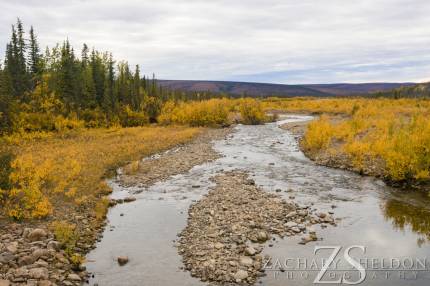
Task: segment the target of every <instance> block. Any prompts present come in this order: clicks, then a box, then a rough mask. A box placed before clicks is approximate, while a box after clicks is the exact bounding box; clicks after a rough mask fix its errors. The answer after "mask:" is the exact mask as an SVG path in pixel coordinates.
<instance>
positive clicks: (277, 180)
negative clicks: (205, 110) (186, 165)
mask: <svg viewBox="0 0 430 286" xmlns="http://www.w3.org/2000/svg"><path fill="white" fill-rule="evenodd" d="M309 119H311V118H310V117H307V116H289V117H287V118H286V119H285V120H283V121H281V122H277V123H270V124H266V125H262V126H242V125H240V126H237V127H236V132H235V133H233V134H231V135H230V136H228V138H227V139H226V140H220V141H216V142H215V143H214V145H215V149H216V150H217V151H218V152H220V153H221V154H223V155H224V157H223V158H220V159H218V160H216V161H214V162H211V163H207V164H203V165H200V166H196V167H194V168H193V169H192V170H191V171H190V172H188V173H186V174H182V175H177V176H174V177H171V178H170V179H168V180H167V181H164V182H158V183H157V184H155V185H154V186H152V187H150V188H149V189H148V190H143V191H142V190H141V189H140V190H139V189H136V188H130V189H125V188H122V187H120V186H119V185H118V184H117V183H116V182H115V181H112V182H111V184H112V186H113V187H114V193H113V196H114V197H124V196H127V195H129V193H130V192H134V193H137V194H136V198H137V200H136V201H135V202H132V203H128V204H122V205H118V206H116V207H114V208H112V209H111V210H110V211H109V214H108V219H109V224H108V226H107V228H106V230H105V232H104V237H103V239H102V241H101V242H99V243H98V244H97V248H96V249H95V250H94V251H92V252H91V253H90V254H89V255H88V257H87V261H88V263H87V268H88V270H89V271H90V272H92V273H94V275H95V276H94V278H93V279H92V280H91V281H90V284H91V285H93V284H95V283H97V284H98V285H99V286H104V285H109V286H113V285H115V286H116V285H130V286H134V285H136V286H137V285H139V286H140V285H176V286H182V285H184V286H185V285H187V286H188V285H190V286H191V285H206V284H205V283H203V282H200V281H199V280H198V279H195V278H192V277H191V276H190V275H189V273H188V272H184V271H182V270H180V267H181V266H182V263H181V257H180V256H179V255H178V253H177V250H176V248H175V240H176V239H177V236H176V235H177V234H178V233H179V232H180V231H181V230H182V229H183V228H184V227H185V224H186V219H187V210H188V208H189V206H190V204H191V203H192V202H193V201H195V200H198V199H200V198H201V196H202V195H203V194H205V193H206V192H207V191H208V189H209V188H210V187H211V186H213V183H212V182H210V180H209V179H210V178H211V177H213V176H214V175H216V174H217V173H221V172H223V171H228V170H232V169H241V170H244V171H247V172H249V173H250V175H251V176H252V177H253V179H254V180H255V181H256V183H257V184H258V185H260V186H262V187H263V189H264V190H266V191H268V192H274V191H275V190H276V189H281V190H283V192H281V193H280V194H281V195H282V196H284V197H285V199H286V200H290V197H294V200H295V201H296V202H298V203H299V204H301V205H309V206H311V207H312V208H316V209H318V210H321V211H333V212H334V213H335V214H334V216H335V217H336V218H340V220H339V221H338V226H337V227H331V226H330V227H327V228H324V229H321V228H319V227H317V235H318V237H319V238H321V240H319V241H317V242H313V243H309V244H307V245H300V244H298V242H299V241H300V237H289V238H285V239H277V240H276V241H274V242H273V247H266V248H265V250H264V252H265V253H266V254H269V255H270V256H271V257H272V262H275V264H276V265H277V266H280V265H281V268H282V269H283V271H282V272H280V271H275V270H279V267H275V266H276V265H272V266H268V268H273V269H267V271H266V274H267V275H266V276H265V277H262V278H261V279H260V281H259V283H262V285H313V281H314V280H315V277H316V276H317V274H318V272H319V269H320V268H321V259H322V258H328V256H329V254H331V250H320V251H318V252H317V254H316V255H314V250H315V247H316V246H339V247H342V249H341V250H340V251H339V255H338V258H339V259H340V260H339V261H340V262H339V264H338V268H337V269H336V271H334V270H333V271H330V273H329V272H327V273H326V275H325V276H324V277H323V278H322V279H321V280H324V281H334V280H338V279H339V278H340V276H341V274H344V275H345V274H349V275H346V276H345V277H344V279H346V280H349V281H352V282H354V281H357V280H358V278H359V277H358V276H357V275H358V271H356V270H355V271H350V270H351V269H350V268H348V267H350V264H348V263H346V262H345V260H344V259H343V255H344V250H345V249H346V248H348V247H350V246H354V245H356V246H357V245H358V246H363V247H365V251H366V253H365V254H363V251H362V250H360V249H358V248H354V249H353V250H352V251H351V256H354V257H356V258H357V259H358V258H361V259H362V260H361V262H362V263H365V262H367V263H368V267H367V268H368V270H367V271H366V279H365V280H364V282H363V284H362V285H429V282H430V274H429V272H428V271H422V270H423V269H422V267H421V266H422V265H421V264H417V263H422V262H425V261H424V260H425V259H426V258H427V257H428V258H430V245H429V244H428V240H429V238H430V232H429V231H430V217H429V213H430V200H429V198H428V196H426V195H424V194H421V193H418V192H405V191H400V190H395V189H392V188H390V187H387V186H385V184H384V183H383V182H382V181H380V180H378V179H374V178H370V177H362V176H359V175H356V174H354V173H351V172H347V171H342V170H336V169H331V168H327V167H323V166H317V165H315V164H314V163H313V162H311V161H310V160H309V159H307V158H306V157H305V156H304V155H303V153H302V152H301V151H300V150H299V149H298V146H297V140H296V138H294V137H293V136H292V135H291V134H289V133H288V132H286V131H284V130H282V129H280V128H279V127H278V125H280V124H282V123H285V122H293V121H303V120H309ZM197 185H198V186H200V187H199V188H193V186H197ZM121 214H123V215H122V216H121ZM121 255H126V256H128V257H129V258H130V262H129V263H128V264H127V265H125V266H123V267H120V266H118V264H117V262H116V257H117V256H121ZM392 259H394V260H392ZM417 260H418V261H417ZM286 261H287V262H288V263H287V264H285V262H286ZM369 261H370V262H369ZM384 261H385V264H384V265H380V264H381V263H382V262H384ZM389 261H394V262H397V261H398V262H399V263H400V264H403V265H402V266H404V267H403V268H408V267H409V264H408V263H409V262H410V261H412V262H413V263H414V265H413V268H414V269H415V270H418V271H399V270H397V269H391V270H389V271H388V270H382V269H381V267H382V266H384V267H388V266H390V263H389ZM315 263H316V264H317V266H316V264H315ZM378 263H379V264H378ZM405 263H406V264H405ZM429 264H430V262H429V261H427V268H428V265H429ZM315 266H316V267H315ZM394 266H396V264H394ZM275 268H276V269H275ZM371 269H372V270H374V271H370V270H371ZM272 270H273V271H272ZM305 270H306V271H305ZM343 282H345V281H343ZM333 285H334V284H333Z"/></svg>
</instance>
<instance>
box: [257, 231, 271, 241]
mask: <svg viewBox="0 0 430 286" xmlns="http://www.w3.org/2000/svg"><path fill="white" fill-rule="evenodd" d="M257 239H258V241H259V242H266V241H267V240H268V239H269V236H268V235H267V232H265V231H260V232H258V234H257Z"/></svg>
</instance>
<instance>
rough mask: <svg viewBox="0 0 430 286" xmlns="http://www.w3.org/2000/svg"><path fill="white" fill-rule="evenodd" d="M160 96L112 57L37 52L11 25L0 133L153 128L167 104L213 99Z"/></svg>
mask: <svg viewBox="0 0 430 286" xmlns="http://www.w3.org/2000/svg"><path fill="white" fill-rule="evenodd" d="M218 96H220V95H215V94H210V93H184V92H180V91H171V90H164V89H163V88H162V87H161V86H160V85H159V84H157V80H156V79H155V76H152V78H147V77H145V76H141V71H140V67H139V66H138V65H136V66H135V67H134V68H130V66H129V64H128V63H127V62H126V61H116V60H115V59H114V58H113V56H112V54H111V53H108V52H100V51H97V50H95V49H94V48H93V49H90V48H89V47H88V45H86V44H84V45H83V47H82V49H81V50H80V51H79V52H77V51H75V50H74V48H73V47H72V46H71V44H70V42H69V41H68V40H65V41H63V42H62V43H59V44H56V45H55V46H54V47H52V48H48V47H47V48H46V50H45V51H44V52H42V51H41V48H40V45H39V43H38V40H37V35H36V34H35V31H34V29H33V27H31V28H30V30H29V32H28V33H26V32H25V30H24V26H23V24H22V22H21V21H20V20H19V19H18V20H17V23H16V24H15V25H12V31H11V38H10V41H9V43H8V44H7V46H6V55H5V58H4V61H3V65H0V133H10V132H17V131H23V132H27V131H39V130H57V129H62V128H74V127H75V126H76V125H84V126H86V127H102V126H111V125H122V126H137V125H142V124H146V123H148V122H156V121H157V117H158V115H159V113H160V110H161V107H162V105H163V103H164V102H165V101H167V100H176V101H178V100H196V99H207V98H211V97H218Z"/></svg>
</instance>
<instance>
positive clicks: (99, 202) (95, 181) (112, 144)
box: [0, 127, 199, 220]
mask: <svg viewBox="0 0 430 286" xmlns="http://www.w3.org/2000/svg"><path fill="white" fill-rule="evenodd" d="M198 132H199V129H197V128H187V127H135V128H110V129H93V130H84V131H73V132H68V133H62V134H55V133H50V134H46V133H42V134H33V135H32V136H30V135H29V136H28V137H27V138H26V137H22V136H18V135H16V136H10V137H3V138H2V139H0V140H1V145H0V146H1V147H0V153H2V154H3V157H5V155H4V154H5V153H7V154H10V156H8V158H9V160H3V161H1V160H0V161H1V163H2V166H1V168H2V169H3V170H6V167H7V169H8V172H7V173H5V174H4V175H5V176H6V179H5V181H4V182H2V184H0V205H1V208H0V213H3V214H4V215H6V216H8V217H11V218H14V219H17V220H21V219H27V218H42V217H46V216H47V215H50V214H51V213H53V212H55V211H56V210H58V209H59V208H68V207H71V208H75V207H91V208H92V209H93V211H94V213H95V216H96V217H97V218H99V219H102V218H103V216H104V214H105V211H106V209H107V201H106V200H104V199H103V198H104V196H105V195H106V194H108V193H109V191H110V190H109V188H108V186H107V185H106V184H105V183H104V182H103V179H104V177H105V175H107V171H109V170H115V169H116V168H117V167H119V166H121V165H122V164H125V163H126V162H128V161H131V160H135V159H136V158H139V157H141V156H145V155H149V154H152V153H156V152H159V151H162V150H165V149H167V148H171V147H173V146H174V145H176V144H181V143H184V142H186V141H188V140H190V139H191V138H192V137H193V136H194V135H196V134H197V133H198ZM0 157H2V156H0Z"/></svg>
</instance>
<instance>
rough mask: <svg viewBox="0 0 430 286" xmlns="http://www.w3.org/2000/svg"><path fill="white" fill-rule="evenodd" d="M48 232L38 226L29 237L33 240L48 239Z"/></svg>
mask: <svg viewBox="0 0 430 286" xmlns="http://www.w3.org/2000/svg"><path fill="white" fill-rule="evenodd" d="M47 236H48V234H47V233H46V231H45V230H44V229H42V228H36V229H34V230H32V231H31V232H30V233H29V234H28V239H29V240H30V241H32V242H34V241H41V240H44V239H46V237H47Z"/></svg>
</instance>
